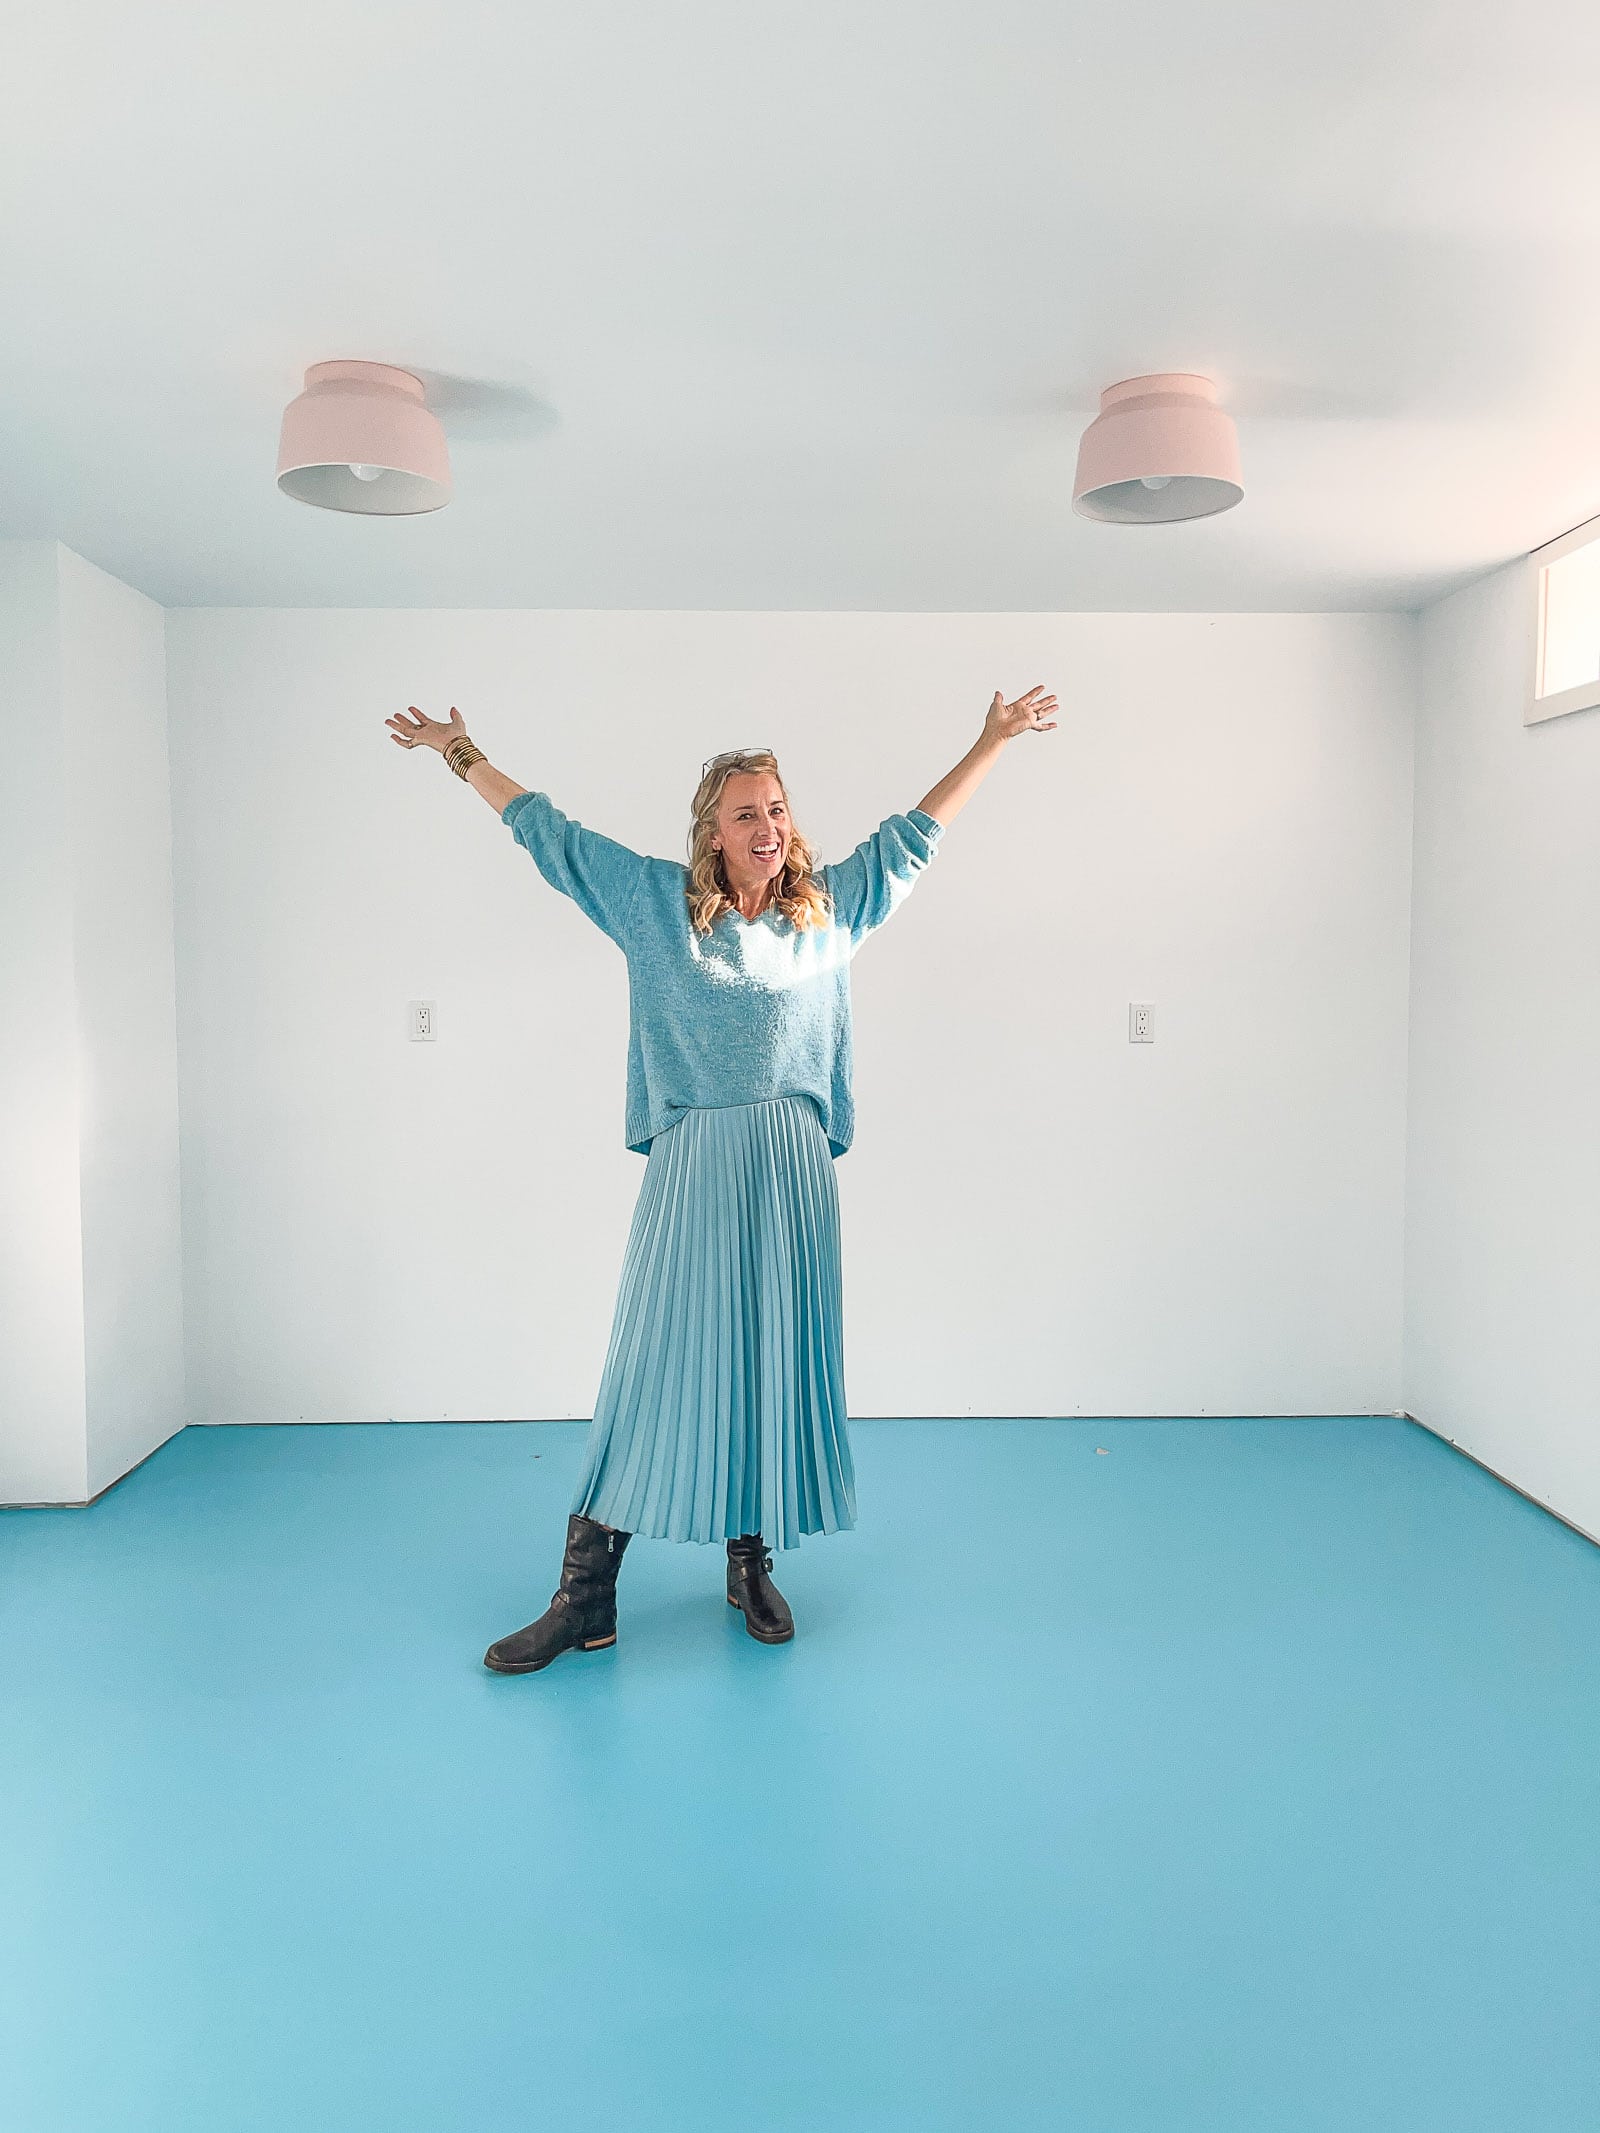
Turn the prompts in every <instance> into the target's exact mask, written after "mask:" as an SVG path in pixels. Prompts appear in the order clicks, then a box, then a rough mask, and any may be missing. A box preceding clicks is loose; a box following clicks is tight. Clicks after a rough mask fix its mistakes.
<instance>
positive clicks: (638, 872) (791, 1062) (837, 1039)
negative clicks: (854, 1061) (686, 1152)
mask: <svg viewBox="0 0 1600 2133" xmlns="http://www.w3.org/2000/svg"><path fill="white" fill-rule="evenodd" d="M500 819H501V821H502V822H504V823H506V824H507V825H508V827H509V828H510V830H511V833H512V835H513V836H514V837H515V838H516V840H517V842H518V843H519V844H520V845H522V846H524V847H525V848H526V849H527V850H528V851H529V852H531V853H532V855H533V859H534V863H535V865H536V866H537V867H538V869H539V871H540V873H541V874H543V876H544V878H545V879H546V881H548V882H549V883H550V884H551V886H552V887H553V888H557V889H560V890H561V891H562V893H563V894H564V895H567V896H570V897H571V898H572V900H573V902H574V903H575V904H576V905H577V906H578V908H579V910H580V911H582V912H584V913H585V914H586V915H587V916H588V917H589V918H592V919H593V920H594V922H595V924H596V925H597V926H598V927H600V929H601V930H602V932H604V933H608V934H609V935H610V936H611V938H612V940H614V941H615V942H616V944H617V946H618V947H619V948H620V949H621V950H622V952H623V954H624V955H625V956H626V957H627V959H628V993H629V1004H630V1009H631V1014H630V1027H629V1031H628V1095H627V1142H628V1146H629V1147H630V1148H632V1149H634V1150H635V1151H636V1152H637V1153H638V1154H640V1155H643V1154H645V1153H646V1152H647V1150H648V1149H649V1146H650V1142H651V1139H652V1138H653V1136H654V1135H655V1134H657V1133H660V1132H661V1131H662V1129H663V1128H664V1127H667V1126H670V1125H671V1124H672V1123H673V1121H674V1120H675V1119H677V1118H678V1117H680V1116H681V1115H682V1113H683V1112H685V1111H687V1110H690V1109H692V1108H695V1107H697V1106H699V1105H702V1104H711V1105H722V1104H754V1103H764V1102H765V1101H767V1099H768V1098H770V1097H774V1096H809V1097H811V1098H813V1099H814V1100H815V1102H816V1106H817V1109H818V1111H819V1112H820V1113H821V1116H822V1124H823V1129H824V1131H825V1132H826V1133H827V1136H828V1145H829V1147H830V1148H831V1149H832V1151H833V1153H834V1154H835V1155H836V1156H839V1155H843V1153H844V1151H845V1150H846V1149H847V1148H848V1147H849V1145H850V1140H851V1136H852V1134H853V1133H854V1131H855V1103H854V1099H853V1098H852V1096H851V1093H850V959H851V957H852V956H853V955H854V954H855V952H856V950H857V949H858V948H859V947H860V946H861V943H862V942H863V941H864V940H865V939H866V937H867V935H868V934H869V933H872V932H875V931H876V929H877V928H878V927H879V926H881V925H882V924H883V922H884V920H885V919H886V918H887V917H888V916H889V915H890V913H891V912H892V911H894V910H895V909H896V907H897V906H898V905H899V904H901V903H902V902H903V901H904V900H905V897H906V896H907V895H908V893H909V892H910V889H911V887H912V884H913V883H914V882H915V880H916V878H917V876H918V875H919V874H920V873H921V872H922V869H923V868H924V867H925V866H927V864H928V863H929V861H930V860H931V859H932V858H933V856H934V854H935V852H936V851H937V850H938V845H939V839H940V837H941V836H942V835H943V824H942V823H939V822H936V821H935V820H934V818H933V816H932V815H926V814H924V813H923V812H922V810H921V808H919V807H914V808H912V810H911V812H910V813H909V814H906V815H891V816H890V817H889V818H888V820H887V821H886V822H884V823H882V824H881V825H880V826H879V828H878V829H876V830H875V831H874V832H873V834H872V835H871V836H870V837H868V838H865V839H864V840H863V841H862V842H861V843H860V844H858V845H857V846H856V848H855V850H854V851H853V852H852V853H851V854H850V857H849V858H848V859H844V860H841V861H840V862H839V864H838V865H837V866H826V867H823V868H821V869H820V870H819V872H818V876H817V878H818V880H819V881H820V883H821V885H822V887H823V888H824V889H825V890H826V891H827V893H828V896H829V898H830V900H831V903H832V910H833V919H832V923H831V925H828V926H825V927H821V928H818V927H807V928H805V929H804V930H803V931H802V930H797V929H796V928H795V927H794V926H793V925H791V923H790V922H789V920H788V919H786V918H785V917H784V916H783V914H782V912H780V911H779V910H778V909H777V907H776V905H772V906H769V907H768V909H767V910H765V911H763V912H762V914H761V916H760V917H759V918H757V919H745V918H741V917H740V915H739V913H738V912H737V911H725V912H724V913H723V915H722V917H721V918H719V919H718V921H717V923H716V924H715V925H714V926H713V927H712V929H711V931H710V933H708V934H699V933H696V932H695V930H694V927H693V925H692V924H691V923H690V919H689V901H688V897H687V895H686V894H685V891H686V889H687V887H688V882H689V869H688V868H687V867H686V866H684V865H682V864H680V863H679V862H678V861H677V860H672V859H646V858H644V857H642V856H641V855H640V854H639V853H638V852H630V851H629V850H628V848H627V846H626V845H621V844H615V843H613V842H612V840H611V839H610V838H609V837H602V836H599V835H598V834H597V833H596V832H595V831H594V830H590V829H585V828H584V826H583V824H582V823H581V822H574V821H573V820H572V819H571V818H570V816H567V815H564V814H563V813H562V812H561V810H560V808H558V807H556V806H555V805H554V804H553V803H552V801H551V800H550V799H549V798H548V796H547V795H546V794H544V793H542V792H524V793H518V795H517V797H516V798H515V799H514V800H512V801H511V802H510V803H509V805H508V806H507V807H506V808H505V810H504V811H503V813H502V814H501V817H500Z"/></svg>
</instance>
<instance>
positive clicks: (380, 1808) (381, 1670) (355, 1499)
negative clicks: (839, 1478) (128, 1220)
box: [0, 1420, 1600, 2133]
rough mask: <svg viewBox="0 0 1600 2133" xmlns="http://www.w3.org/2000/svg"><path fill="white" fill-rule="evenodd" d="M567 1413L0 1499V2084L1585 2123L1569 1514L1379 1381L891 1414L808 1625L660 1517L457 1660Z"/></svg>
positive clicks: (579, 2108) (99, 2101) (272, 2094)
mask: <svg viewBox="0 0 1600 2133" xmlns="http://www.w3.org/2000/svg"><path fill="white" fill-rule="evenodd" d="M582 1435H583V1431H582V1426H581V1425H578V1424H548V1423H546V1424H532V1425H521V1426H505V1425H501V1426H495V1425H484V1426H463V1425H456V1426H434V1427H428V1426H390V1427H372V1428H284V1429H222V1430H211V1431H207V1430H189V1431H187V1432H186V1433H185V1434H184V1435H182V1436H181V1437H179V1438H177V1439H176V1440H175V1441H174V1442H173V1443H172V1444H170V1445H169V1446H167V1447H166V1448H165V1449H164V1450H163V1451H162V1452H160V1453H159V1454H158V1455H157V1456H156V1457H155V1458H154V1459H153V1460H151V1461H150V1462H149V1463H148V1464H147V1465H146V1466H144V1467H142V1468H141V1469H140V1470H139V1471H138V1472H137V1473H136V1474H134V1475H133V1476H131V1477H130V1478H129V1480H127V1481H126V1482H125V1483H124V1484H123V1485H122V1486H121V1487H119V1488H118V1489H116V1490H114V1491H113V1492H112V1493H111V1495H109V1496H108V1497H106V1498H105V1499H104V1500H103V1501H102V1502H101V1503H99V1504H98V1505H96V1506H95V1507H94V1508H93V1509H92V1510H89V1511H87V1512H85V1511H76V1512H73V1511H60V1512H48V1511H46V1512H11V1513H6V1514H4V1515H3V1516H0V1562H3V1574H0V1700H3V1709H0V1720H3V1734H0V2127H3V2128H4V2133H134V2129H139V2133H144V2129H149V2133H190V2129H194V2133H202V2129H203V2133H257V2129H260V2133H367V2129H369V2128H370V2129H373V2133H378V2129H382V2133H456V2129H460V2133H527V2129H529V2128H538V2129H543V2128H547V2127H548V2128H552V2129H561V2128H571V2129H572V2133H579V2129H582V2133H589V2129H591V2128H596V2129H598V2128H602V2127H603V2128H605V2129H607V2133H673V2129H677V2128H686V2129H687V2128H693V2129H695V2133H724V2129H727V2133H734V2129H737V2133H790V2129H794V2133H800V2129H804V2133H854V2129H857V2128H859V2129H862V2133H866V2129H869V2128H870V2129H872V2133H884V2129H898V2128H907V2129H917V2133H941V2129H946V2128H949V2129H956V2128H960V2129H962V2133H966V2129H969V2128H970V2129H979V2128H982V2129H985V2133H987V2129H991V2128H1007V2127H1012V2126H1015V2127H1019V2128H1020V2127H1027V2128H1052V2129H1053V2128H1070V2129H1079V2128H1083V2129H1091V2133H1157V2129H1159V2133H1201V2129H1210V2128H1216V2129H1219V2133H1221V2129H1227V2133H1250V2129H1255V2128H1261V2129H1271V2133H1316V2129H1323V2128H1328V2129H1333V2128H1337V2129H1339V2133H1356V2129H1361V2133H1375V2129H1385V2133H1388V2129H1393V2133H1431V2129H1434V2128H1437V2129H1439V2133H1469V2129H1478V2128H1482V2129H1484V2133H1489V2129H1493V2133H1543V2129H1547V2128H1549V2129H1554V2128H1562V2129H1567V2128H1582V2127H1588V2126H1593V2125H1595V2124H1596V2123H1597V2117H1600V2106H1597V2104H1596V2095H1597V2093H1600V1778H1597V1773H1600V1550H1596V1549H1594V1548H1591V1547H1589V1546H1588V1545H1587V1544H1585V1543H1584V1542H1582V1541H1580V1540H1579V1539H1578V1538H1577V1537H1576V1536H1574V1535H1572V1534H1570V1533H1568V1532H1567V1531H1566V1530H1565V1529H1563V1528H1562V1527H1561V1526H1560V1525H1558V1524H1557V1523H1556V1522H1555V1521H1554V1520H1552V1519H1549V1518H1547V1517H1545V1516H1543V1515H1542V1514H1541V1513H1539V1512H1537V1511H1535V1510H1534V1509H1533V1508H1532V1507H1531V1506H1529V1505H1528V1504H1526V1503H1524V1502H1522V1501H1521V1500H1520V1499H1519V1498H1518V1497H1516V1496H1514V1495H1513V1494H1511V1493H1510V1492H1509V1491H1507V1490H1505V1489H1502V1488H1500V1487H1499V1486H1498V1485H1497V1484H1496V1483H1494V1482H1493V1481H1491V1480H1490V1479H1489V1478H1488V1477H1486V1476H1485V1475H1483V1474H1481V1473H1479V1472H1478V1471H1477V1470H1476V1469H1474V1468H1473V1467H1471V1466H1470V1465H1468V1464H1467V1463H1466V1462H1465V1461H1463V1460H1461V1459H1458V1458H1457V1457H1456V1456H1454V1455H1453V1454H1452V1453H1451V1452H1449V1451H1448V1450H1447V1449H1445V1448H1444V1447H1442V1446H1441V1445H1439V1444H1437V1443H1435V1442H1434V1441H1433V1440H1432V1439H1430V1438H1429V1437H1427V1436H1425V1435H1424V1434H1423V1433H1422V1432H1420V1431H1419V1430H1416V1429H1414V1428H1412V1427H1410V1426H1408V1425H1407V1424H1405V1423H1402V1422H1394V1421H1387V1420H1380V1421H1349V1420H1329V1421H1326V1422H1320V1421H1319V1422H1308V1421H1285V1422H1271V1421H1267V1422H1262V1421H1243V1422H1217V1421H1200V1422H1121V1423H1119V1422H1015V1421H1011V1422H1007V1421H985V1422H977V1421H972V1422H866V1423H860V1424H857V1425H856V1428H855V1443H856V1451H857V1461H858V1467H859V1480H860V1498H861V1507H862V1520H863V1523H862V1525H861V1528H860V1529H859V1530H858V1531H857V1532H856V1533H854V1534H851V1535H845V1536H839V1537H836V1538H834V1539H832V1540H816V1541H811V1542H808V1543H807V1544H806V1545H805V1547H804V1548H802V1549H801V1550H799V1551H798V1552H795V1553H791V1554H786V1555H781V1556H779V1557H778V1558H777V1559H776V1560H777V1566H778V1575H779V1580H780V1582H781V1584H782V1586H783V1588H784V1590H785V1591H786V1592H787V1593H788V1595H789V1597H790V1599H791V1601H792V1602H793V1604H794V1608H795V1613H796V1616H797V1619H798V1623H799V1636H798V1638H797V1640H796V1642H795V1643H794V1644H792V1645H789V1646H786V1647H782V1648H779V1649H775V1650H774V1649H768V1648H765V1647H763V1646H760V1645H758V1644H756V1643H754V1642H753V1641H752V1640H751V1639H750V1638H749V1637H747V1636H746V1635H745V1634H744V1633H743V1630H742V1628H741V1625H740V1619H739V1617H738V1616H737V1615H735V1614H734V1613H733V1611H732V1610H731V1609H729V1608H728V1607H727V1606H726V1605H725V1603H724V1601H723V1598H722V1589H721V1581H722V1564H721V1554H720V1550H716V1551H714V1550H711V1549H705V1548H694V1547H677V1548H675V1547H671V1546H668V1545H666V1544H664V1543H660V1542H645V1541H639V1542H636V1543H635V1544H634V1546H633V1548H632V1550H631V1551H630V1553H629V1555H628V1558H627V1560H626V1562H625V1564H624V1566H623V1573H622V1581H621V1588H620V1591H621V1600H622V1640H621V1642H620V1643H619V1645H618V1646H617V1648H616V1649H615V1650H614V1651H611V1652H608V1653H602V1654H599V1655H596V1656H593V1657H587V1658H576V1657H569V1658H564V1659H561V1660H559V1661H558V1662H557V1663H556V1664H555V1666H553V1667H552V1668H551V1669H550V1670H549V1671H548V1672H546V1673H544V1674H539V1675H535V1676H532V1677H530V1678H527V1679H502V1678H498V1677H495V1676H492V1675H490V1674H487V1673H484V1672H483V1671H482V1670H481V1668H480V1666H479V1658H480V1654H481V1652H482V1650H483V1647H484V1646H485V1645H486V1644H487V1643H488V1642H489V1641H490V1639H491V1638H493V1637H495V1636H497V1635H500V1634H501V1633H503V1632H504V1631H506V1630H509V1629H512V1628H515V1627H517V1626H518V1625H519V1624H521V1623H522V1622H524V1621H526V1620H527V1619H529V1618H530V1617H531V1616H533V1615H535V1614H537V1613H539V1612H540V1610H541V1608H542V1607H543V1605H544V1603H545V1601H546V1599H547V1598H548V1595H549V1593H550V1591H551V1590H552V1588H553V1585H554V1582H555V1573H556V1566H557V1559H558V1555H559V1547H560V1540H561V1535H562V1533H563V1530H564V1521H565V1513H566V1501H567V1494H568V1490H569V1488H570V1486H571V1483H572V1478H573V1475H574V1473H575V1472H576V1469H577V1464H578V1455H579V1447H580V1444H581V1440H582ZM1096 1445H1105V1446H1107V1447H1108V1448H1109V1449H1108V1452H1107V1454H1106V1456H1103V1457H1101V1456H1097V1454H1096V1452H1095V1446H1096Z"/></svg>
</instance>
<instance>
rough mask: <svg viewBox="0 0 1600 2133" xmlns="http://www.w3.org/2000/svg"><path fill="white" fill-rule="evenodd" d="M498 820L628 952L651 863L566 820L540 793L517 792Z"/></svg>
mask: <svg viewBox="0 0 1600 2133" xmlns="http://www.w3.org/2000/svg"><path fill="white" fill-rule="evenodd" d="M500 820H501V821H502V822H504V823H505V824H506V825H507V827H508V828H509V829H510V831H511V834H512V836H513V837H515V838H516V840H517V842H518V844H520V845H521V846H522V847H523V849H524V850H525V851H527V852H531V853H532V855H533V863H534V865H535V866H536V867H537V868H538V869H539V872H540V873H541V874H542V875H543V876H544V878H545V880H546V881H547V882H549V884H550V886H551V887H552V888H553V889H559V890H560V891H561V893H562V895H563V896H570V897H571V898H572V901H573V902H574V903H575V904H576V905H577V907H578V909H579V910H580V911H581V912H582V913H583V914H584V916H585V917H586V918H592V919H593V920H594V922H595V924H596V925H597V926H598V927H599V928H600V930H601V932H602V933H608V934H609V935H610V936H611V938H612V940H614V941H615V942H616V944H617V946H618V947H619V948H623V947H625V945H626V943H625V939H624V936H625V933H626V931H627V925H628V917H629V913H630V912H631V911H632V909H633V901H634V898H635V896H637V894H638V891H639V883H640V881H641V880H642V879H643V876H644V871H645V868H646V867H647V866H648V865H649V861H648V860H646V859H644V858H642V857H641V856H640V854H639V853H638V852H630V851H629V850H628V847H627V846H626V845H625V844H616V843H614V842H613V841H612V839H611V838H609V837H602V836H601V835H600V834H599V832H598V831H596V830H591V829H585V828H584V826H583V824H582V823H581V822H575V821H573V819H572V817H571V816H570V815H564V814H563V813H562V812H561V810H560V808H559V807H557V806H556V805H555V803H554V802H553V801H552V800H551V799H550V798H549V796H548V795H547V794H545V793H542V792H519V793H518V794H517V796H516V798H515V799H514V800H511V801H509V802H508V803H507V805H506V806H505V807H504V809H502V811H501V815H500Z"/></svg>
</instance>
